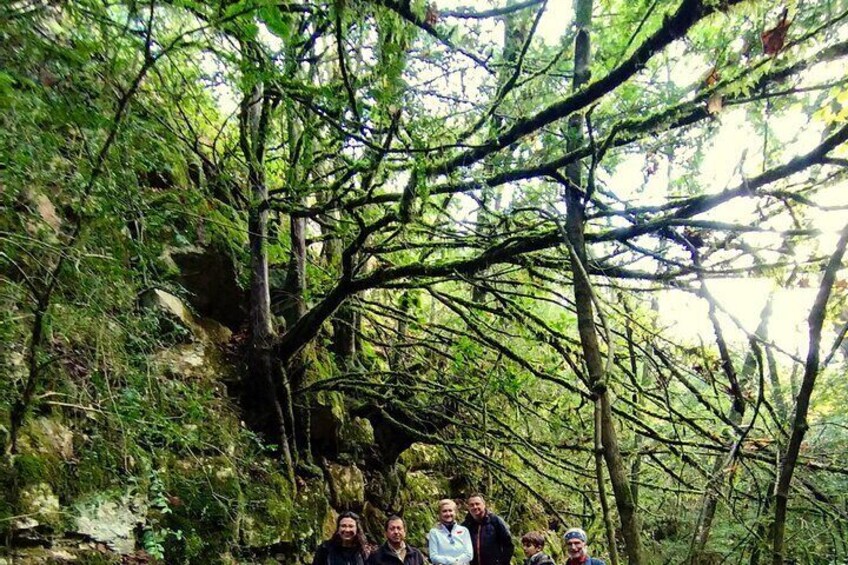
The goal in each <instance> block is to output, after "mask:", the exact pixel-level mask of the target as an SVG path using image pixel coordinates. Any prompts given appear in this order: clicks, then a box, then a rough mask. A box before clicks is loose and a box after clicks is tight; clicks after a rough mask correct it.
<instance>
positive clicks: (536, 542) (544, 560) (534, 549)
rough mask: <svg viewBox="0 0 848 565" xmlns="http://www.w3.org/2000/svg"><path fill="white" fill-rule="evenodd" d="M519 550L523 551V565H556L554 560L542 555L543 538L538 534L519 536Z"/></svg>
mask: <svg viewBox="0 0 848 565" xmlns="http://www.w3.org/2000/svg"><path fill="white" fill-rule="evenodd" d="M521 549H522V550H524V557H526V558H527V559H525V560H524V565H556V563H554V560H553V559H551V558H550V557H549V556H548V555H546V554H544V553H542V550H543V549H545V536H543V535H542V534H541V533H540V532H528V533H526V534H524V535H523V536H521Z"/></svg>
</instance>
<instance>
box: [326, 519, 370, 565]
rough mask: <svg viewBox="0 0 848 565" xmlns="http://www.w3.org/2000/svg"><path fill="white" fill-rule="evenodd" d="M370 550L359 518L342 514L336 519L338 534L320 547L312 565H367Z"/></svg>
mask: <svg viewBox="0 0 848 565" xmlns="http://www.w3.org/2000/svg"><path fill="white" fill-rule="evenodd" d="M369 550H370V546H369V545H368V542H367V541H366V539H365V533H364V532H363V531H362V524H361V523H360V521H359V516H357V515H356V514H354V513H353V512H342V513H341V514H339V517H338V518H336V533H334V534H333V537H331V538H330V539H329V540H327V541H325V542H324V543H322V544H321V545H319V546H318V549H317V550H315V557H314V558H313V559H312V565H365V562H366V560H367V559H368V554H369Z"/></svg>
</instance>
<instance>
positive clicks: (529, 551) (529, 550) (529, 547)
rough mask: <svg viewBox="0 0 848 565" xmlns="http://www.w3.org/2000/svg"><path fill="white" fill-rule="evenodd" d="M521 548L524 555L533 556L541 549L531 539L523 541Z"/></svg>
mask: <svg viewBox="0 0 848 565" xmlns="http://www.w3.org/2000/svg"><path fill="white" fill-rule="evenodd" d="M521 549H523V550H524V557H533V556H534V555H536V554H537V553H539V552H540V551H541V550H540V549H539V548H538V547H536V546H535V545H533V544H532V543H530V542H529V541H523V542H521Z"/></svg>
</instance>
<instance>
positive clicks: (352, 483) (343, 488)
mask: <svg viewBox="0 0 848 565" xmlns="http://www.w3.org/2000/svg"><path fill="white" fill-rule="evenodd" d="M327 476H328V479H329V481H330V484H329V486H330V500H331V502H332V505H333V506H334V507H335V508H337V509H340V510H341V509H359V508H362V504H363V503H364V502H365V477H364V475H363V474H362V471H361V470H360V469H359V467H357V466H355V465H338V464H336V463H330V464H328V465H327Z"/></svg>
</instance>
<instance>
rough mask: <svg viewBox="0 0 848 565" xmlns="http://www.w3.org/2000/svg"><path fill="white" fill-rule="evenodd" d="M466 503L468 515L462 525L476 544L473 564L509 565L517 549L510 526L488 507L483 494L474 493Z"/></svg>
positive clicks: (474, 544) (473, 543) (472, 542)
mask: <svg viewBox="0 0 848 565" xmlns="http://www.w3.org/2000/svg"><path fill="white" fill-rule="evenodd" d="M466 504H467V506H468V515H467V516H466V517H465V521H464V522H463V523H462V525H463V526H465V527H466V528H468V531H469V532H470V533H471V544H472V545H473V546H474V558H473V559H472V560H471V565H509V563H510V560H511V559H512V554H513V551H514V550H515V545H514V544H513V542H512V536H511V535H510V533H509V526H507V525H506V522H504V521H503V520H502V519H501V517H500V516H498V515H496V514H493V513H492V512H490V511H489V510H488V509H487V508H486V501H485V499H484V498H483V496H482V495H480V494H472V495H471V496H469V497H468V501H467V502H466Z"/></svg>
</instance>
